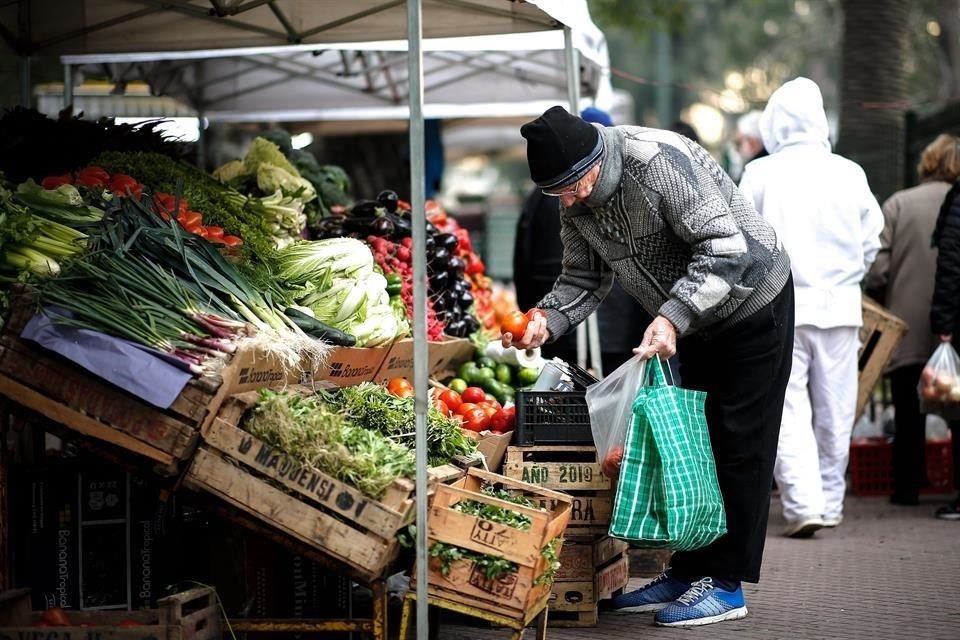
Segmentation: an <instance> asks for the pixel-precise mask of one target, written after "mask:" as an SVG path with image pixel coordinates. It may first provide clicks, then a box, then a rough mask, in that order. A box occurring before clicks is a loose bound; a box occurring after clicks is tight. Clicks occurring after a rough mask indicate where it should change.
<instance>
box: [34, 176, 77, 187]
mask: <svg viewBox="0 0 960 640" xmlns="http://www.w3.org/2000/svg"><path fill="white" fill-rule="evenodd" d="M62 184H73V176H71V175H70V174H69V173H65V174H63V175H62V176H47V177H46V178H44V179H43V181H42V182H40V186H41V187H43V188H44V189H56V188H57V187H59V186H60V185H62Z"/></svg>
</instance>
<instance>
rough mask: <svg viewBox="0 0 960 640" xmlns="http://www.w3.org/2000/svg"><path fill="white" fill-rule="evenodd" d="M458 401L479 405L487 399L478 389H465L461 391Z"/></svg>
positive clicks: (484, 393) (482, 391)
mask: <svg viewBox="0 0 960 640" xmlns="http://www.w3.org/2000/svg"><path fill="white" fill-rule="evenodd" d="M460 399H461V400H462V401H463V402H472V403H474V404H479V403H481V402H483V401H484V400H486V399H487V394H486V392H484V390H483V389H481V388H480V387H467V388H466V389H464V390H463V393H461V394H460Z"/></svg>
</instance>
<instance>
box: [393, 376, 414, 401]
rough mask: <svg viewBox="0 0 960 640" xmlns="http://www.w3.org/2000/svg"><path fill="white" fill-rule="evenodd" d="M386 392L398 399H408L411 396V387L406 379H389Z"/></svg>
mask: <svg viewBox="0 0 960 640" xmlns="http://www.w3.org/2000/svg"><path fill="white" fill-rule="evenodd" d="M387 391H389V392H390V393H392V394H393V395H395V396H397V397H398V398H408V397H410V396H412V395H413V385H412V384H410V381H409V380H407V379H406V378H391V379H390V381H389V382H388V383H387Z"/></svg>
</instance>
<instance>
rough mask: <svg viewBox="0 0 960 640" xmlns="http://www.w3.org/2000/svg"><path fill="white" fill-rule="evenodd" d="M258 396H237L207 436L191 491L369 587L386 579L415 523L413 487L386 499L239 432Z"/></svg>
mask: <svg viewBox="0 0 960 640" xmlns="http://www.w3.org/2000/svg"><path fill="white" fill-rule="evenodd" d="M256 397H257V393H256V392H248V393H244V394H238V395H235V396H231V397H230V398H228V399H227V400H225V401H224V403H223V406H222V407H221V409H220V412H219V413H218V415H217V417H216V418H215V419H214V420H213V421H212V422H211V423H210V424H209V425H207V426H206V427H204V429H203V433H202V440H203V441H202V443H201V444H200V446H199V447H198V449H197V452H196V454H195V456H194V458H193V461H192V462H191V464H190V467H189V469H188V470H187V473H186V476H185V477H184V484H185V485H186V486H187V487H189V488H192V489H195V490H197V491H201V492H205V493H209V494H211V495H213V496H215V497H217V498H219V499H221V500H223V501H225V502H227V503H228V504H230V505H232V506H233V507H236V508H237V509H240V510H241V511H243V512H245V513H247V514H249V515H251V516H253V517H255V518H257V519H259V520H261V521H263V522H265V523H266V524H268V525H270V526H271V527H273V528H275V529H277V530H279V531H281V532H282V533H284V534H285V535H286V536H289V537H291V538H293V539H295V540H298V541H300V542H301V543H305V544H307V545H309V546H311V547H312V548H315V549H317V550H319V551H321V552H322V553H324V554H326V555H328V556H330V557H331V558H332V559H334V560H336V561H339V562H340V563H341V564H343V565H344V568H345V570H346V571H347V572H348V573H349V574H351V575H354V576H355V577H357V578H358V579H361V580H363V581H371V580H375V579H377V578H379V577H381V576H382V575H383V573H384V572H385V571H386V569H387V568H388V566H389V565H390V563H391V562H392V561H393V559H394V558H395V557H396V555H397V552H398V550H399V548H398V543H397V539H396V535H397V532H398V531H399V530H400V529H401V528H402V527H404V526H406V525H407V524H408V523H409V522H410V520H411V518H412V517H413V490H414V485H413V483H412V482H410V481H409V480H405V479H398V480H395V481H394V483H393V484H392V485H391V486H390V487H388V488H387V490H386V492H385V493H384V495H383V496H382V497H381V498H380V499H373V498H370V497H369V496H366V495H364V494H363V493H362V492H361V491H360V490H358V489H356V488H354V487H352V486H350V485H348V484H346V483H344V482H341V481H340V480H337V479H336V478H333V477H332V476H330V475H327V474H326V473H323V472H322V471H320V470H318V469H313V468H310V467H307V466H305V465H302V464H300V463H298V462H296V461H294V460H293V459H291V458H290V457H288V456H287V455H286V454H284V453H283V452H282V451H280V450H278V449H275V448H274V447H272V446H270V445H268V444H267V443H265V442H263V441H262V440H260V439H258V438H255V437H254V436H252V435H250V434H249V433H247V432H245V431H243V430H241V429H240V428H238V427H237V424H239V422H240V418H241V417H242V416H243V413H244V411H245V410H246V409H247V408H248V407H250V406H252V404H253V403H254V402H255V401H256Z"/></svg>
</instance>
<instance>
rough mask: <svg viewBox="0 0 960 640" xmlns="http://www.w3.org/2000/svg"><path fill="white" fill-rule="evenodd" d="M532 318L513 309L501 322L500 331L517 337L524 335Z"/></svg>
mask: <svg viewBox="0 0 960 640" xmlns="http://www.w3.org/2000/svg"><path fill="white" fill-rule="evenodd" d="M529 322H530V319H529V318H527V316H525V315H523V314H522V313H520V312H519V311H512V312H510V313H509V314H507V317H506V318H504V319H503V320H502V321H501V322H500V331H502V332H503V333H509V334H510V335H512V336H513V337H514V338H516V339H518V340H519V339H520V338H521V337H523V334H524V333H526V331H527V324H529Z"/></svg>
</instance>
